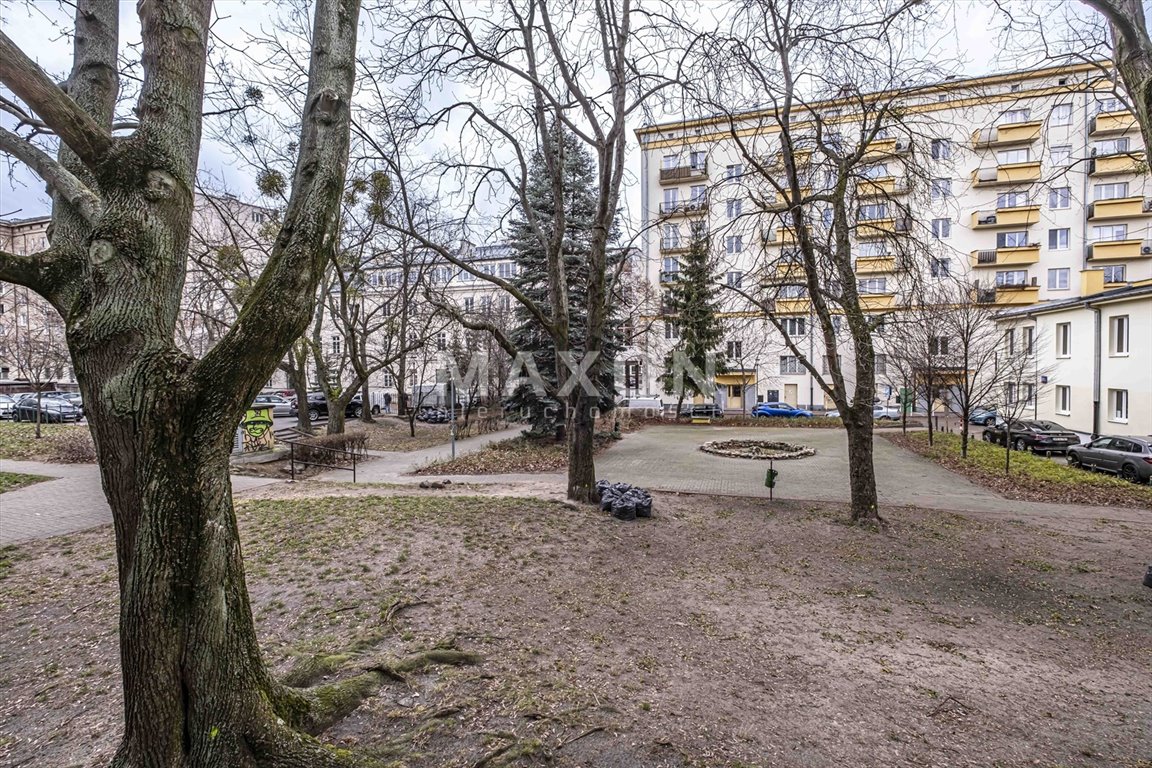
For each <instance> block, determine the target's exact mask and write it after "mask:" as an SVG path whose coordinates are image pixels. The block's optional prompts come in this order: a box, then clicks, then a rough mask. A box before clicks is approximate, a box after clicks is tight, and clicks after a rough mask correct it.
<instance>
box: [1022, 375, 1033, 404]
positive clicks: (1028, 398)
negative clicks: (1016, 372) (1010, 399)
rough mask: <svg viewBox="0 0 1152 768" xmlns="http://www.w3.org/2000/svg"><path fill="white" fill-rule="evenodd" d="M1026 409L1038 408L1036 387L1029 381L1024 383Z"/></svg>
mask: <svg viewBox="0 0 1152 768" xmlns="http://www.w3.org/2000/svg"><path fill="white" fill-rule="evenodd" d="M1023 388H1024V407H1025V408H1035V407H1036V385H1035V384H1033V383H1032V382H1030V381H1028V382H1025V383H1024V386H1023Z"/></svg>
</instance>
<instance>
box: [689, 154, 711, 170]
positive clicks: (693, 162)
mask: <svg viewBox="0 0 1152 768" xmlns="http://www.w3.org/2000/svg"><path fill="white" fill-rule="evenodd" d="M688 165H690V166H691V167H692V168H694V169H696V170H701V169H702V168H704V167H705V166H707V165H708V153H707V152H690V153H688Z"/></svg>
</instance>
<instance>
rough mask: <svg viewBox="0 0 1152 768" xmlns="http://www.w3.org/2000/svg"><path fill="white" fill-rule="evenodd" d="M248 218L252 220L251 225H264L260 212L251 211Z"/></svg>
mask: <svg viewBox="0 0 1152 768" xmlns="http://www.w3.org/2000/svg"><path fill="white" fill-rule="evenodd" d="M249 218H251V219H252V223H253V224H263V223H264V213H263V212H262V211H252V215H251V216H250V217H249Z"/></svg>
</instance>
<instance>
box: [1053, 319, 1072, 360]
mask: <svg viewBox="0 0 1152 768" xmlns="http://www.w3.org/2000/svg"><path fill="white" fill-rule="evenodd" d="M1071 356H1072V323H1056V357H1071Z"/></svg>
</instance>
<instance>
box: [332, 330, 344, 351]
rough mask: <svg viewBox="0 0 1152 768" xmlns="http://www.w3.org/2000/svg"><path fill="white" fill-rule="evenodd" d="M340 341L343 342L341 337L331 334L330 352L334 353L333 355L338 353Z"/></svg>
mask: <svg viewBox="0 0 1152 768" xmlns="http://www.w3.org/2000/svg"><path fill="white" fill-rule="evenodd" d="M342 343H343V339H341V338H340V337H339V336H335V335H334V336H332V339H331V345H332V347H331V348H332V354H334V355H338V354H340V347H341V345H342Z"/></svg>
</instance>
